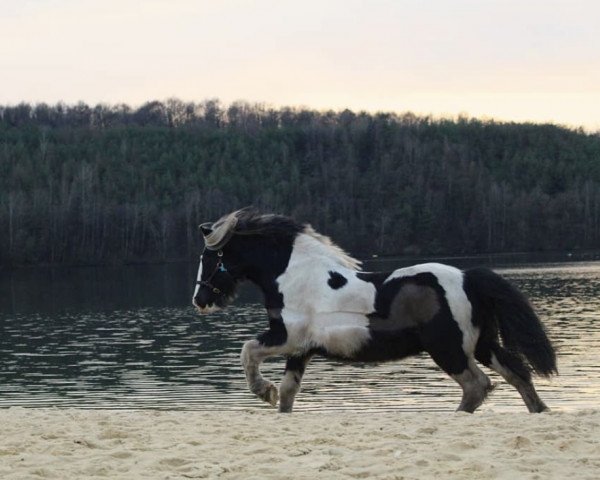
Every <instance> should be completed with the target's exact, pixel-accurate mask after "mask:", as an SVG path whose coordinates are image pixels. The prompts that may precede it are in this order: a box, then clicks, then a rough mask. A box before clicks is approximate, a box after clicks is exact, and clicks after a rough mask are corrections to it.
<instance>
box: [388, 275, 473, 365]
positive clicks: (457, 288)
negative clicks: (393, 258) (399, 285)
mask: <svg viewBox="0 0 600 480" xmlns="http://www.w3.org/2000/svg"><path fill="white" fill-rule="evenodd" d="M419 273H431V274H433V275H435V277H436V278H437V281H438V283H439V284H440V286H441V287H442V288H443V289H444V292H445V293H446V300H447V302H448V306H449V307H450V312H451V313H452V317H453V318H454V320H455V321H456V323H458V327H459V328H460V330H461V332H462V334H463V342H462V348H463V351H464V352H465V354H466V355H467V356H468V357H471V356H473V354H474V352H475V345H476V344H477V339H478V338H479V329H478V328H476V327H475V326H474V325H473V322H472V321H471V313H472V308H471V302H469V299H468V297H467V294H466V293H465V291H464V289H463V276H464V274H463V272H462V271H461V270H459V269H458V268H455V267H451V266H449V265H442V264H441V263H423V264H421V265H414V266H412V267H406V268H400V269H398V270H394V271H393V272H392V274H391V275H390V276H389V277H388V278H387V279H386V280H385V281H386V282H389V281H390V280H393V279H394V278H402V277H408V276H412V275H417V274H419Z"/></svg>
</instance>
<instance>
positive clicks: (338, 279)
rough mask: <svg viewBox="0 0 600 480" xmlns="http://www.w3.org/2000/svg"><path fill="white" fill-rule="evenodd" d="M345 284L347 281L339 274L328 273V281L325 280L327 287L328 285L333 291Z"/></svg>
mask: <svg viewBox="0 0 600 480" xmlns="http://www.w3.org/2000/svg"><path fill="white" fill-rule="evenodd" d="M347 283H348V279H347V278H346V277H344V276H343V275H342V274H341V273H338V272H329V280H327V285H329V286H330V287H331V288H333V289H334V290H338V289H339V288H342V287H343V286H344V285H346V284H347Z"/></svg>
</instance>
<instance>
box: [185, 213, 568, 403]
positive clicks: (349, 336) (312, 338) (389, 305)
mask: <svg viewBox="0 0 600 480" xmlns="http://www.w3.org/2000/svg"><path fill="white" fill-rule="evenodd" d="M200 229H201V231H202V234H203V237H204V244H205V247H204V251H203V253H202V255H201V258H200V266H199V269H198V276H197V282H196V288H195V290H194V294H193V299H192V303H193V305H194V306H195V307H196V309H197V310H198V312H200V313H202V314H205V313H210V312H214V311H216V310H219V309H222V308H224V307H225V306H227V305H228V304H229V303H230V302H231V301H232V299H233V298H234V296H235V292H236V288H237V286H238V285H239V284H240V283H241V282H243V281H246V280H247V281H250V282H252V283H253V284H255V285H256V286H257V287H258V288H259V289H260V290H261V291H262V293H263V296H264V306H265V309H266V315H267V318H268V329H267V330H266V331H264V332H262V333H260V334H259V335H258V336H257V337H256V338H254V339H252V340H248V341H247V342H245V343H244V345H243V348H242V352H241V363H242V365H243V368H244V372H245V376H246V381H247V383H248V387H249V389H250V391H251V392H252V393H253V394H255V395H256V396H258V397H259V398H260V399H262V400H264V401H266V402H268V403H270V404H271V405H272V406H273V407H275V406H277V402H279V411H280V412H291V411H292V408H293V405H294V399H295V397H296V394H297V393H298V391H299V390H300V384H301V380H302V376H303V375H304V372H305V369H306V366H307V364H308V363H309V361H310V359H311V358H312V357H313V356H315V355H321V356H324V357H326V358H330V359H335V360H341V361H344V362H385V361H393V360H400V359H402V358H405V357H408V356H412V355H416V354H419V353H421V352H423V351H424V352H427V353H428V354H429V355H430V356H431V358H432V359H433V361H434V362H435V363H436V364H437V365H438V366H439V367H440V368H441V369H442V370H443V371H444V372H446V373H447V374H448V375H449V376H450V377H451V378H453V379H454V380H455V381H456V382H457V383H458V384H459V385H460V387H461V388H462V399H461V402H460V405H459V406H458V411H463V412H474V411H475V410H476V409H477V408H478V407H479V406H480V405H481V404H482V403H483V402H484V400H485V399H486V397H487V395H488V394H489V392H490V391H491V390H492V389H493V387H492V383H491V382H490V379H489V377H488V376H487V375H486V374H485V373H484V372H483V371H482V370H481V369H480V368H479V366H478V365H477V362H479V363H481V364H482V365H484V366H486V367H488V368H490V369H491V370H493V371H495V372H497V373H498V374H500V376H502V377H503V378H504V379H505V380H506V381H507V382H508V383H509V384H511V385H512V386H513V387H515V388H516V389H517V391H518V392H519V394H520V395H521V397H522V399H523V401H524V402H525V405H526V406H527V408H528V410H529V411H530V412H542V411H545V410H548V407H547V406H546V405H545V403H544V402H543V401H542V400H541V399H540V397H539V396H538V394H537V392H536V390H535V388H534V385H533V382H532V378H531V377H532V372H534V373H536V374H538V375H540V376H544V377H549V376H551V375H553V374H556V373H558V371H557V366H556V354H555V351H554V348H553V346H552V344H551V342H550V340H549V339H548V336H547V334H546V332H545V329H544V326H543V325H542V323H541V322H540V320H539V318H538V317H537V315H536V314H535V312H534V310H533V308H532V306H531V305H530V303H529V302H528V300H527V299H526V297H525V296H524V295H523V293H521V292H520V291H519V290H518V289H517V288H516V287H515V286H513V285H512V284H511V283H509V282H508V281H507V280H506V279H504V278H503V277H501V276H500V275H498V274H497V273H495V272H493V271H492V270H489V269H487V268H482V267H479V268H472V269H468V270H465V271H461V270H459V269H457V268H455V267H452V266H449V265H443V264H439V263H425V264H420V265H414V266H410V267H406V268H400V269H397V270H394V271H392V272H364V271H362V270H361V262H360V261H358V260H356V259H354V258H352V257H351V256H350V255H348V254H347V253H346V252H345V251H344V250H342V249H341V248H340V247H339V246H338V245H336V244H335V243H334V242H333V241H331V239H330V238H328V237H326V236H324V235H321V234H319V233H318V232H316V231H315V230H314V229H313V228H312V227H311V226H310V224H305V223H300V222H297V221H296V220H294V219H292V218H290V217H287V216H283V215H276V214H261V213H260V212H258V211H257V210H255V209H253V208H245V209H241V210H237V211H235V212H232V213H230V214H227V215H225V216H223V217H221V218H220V219H219V220H217V221H216V222H215V223H204V224H202V225H201V226H200ZM273 356H284V357H285V358H286V365H285V373H284V376H283V379H282V381H281V384H280V387H279V390H278V389H277V387H276V386H275V385H274V384H273V383H272V382H270V381H268V380H266V379H264V378H263V376H262V375H261V373H260V364H261V362H263V361H264V360H265V359H266V358H268V357H273ZM476 361H477V362H476Z"/></svg>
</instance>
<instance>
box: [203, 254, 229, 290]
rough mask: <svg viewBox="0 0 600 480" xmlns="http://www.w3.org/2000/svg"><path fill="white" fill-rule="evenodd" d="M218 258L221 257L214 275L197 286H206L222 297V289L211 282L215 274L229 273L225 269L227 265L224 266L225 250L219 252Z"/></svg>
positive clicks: (213, 272)
mask: <svg viewBox="0 0 600 480" xmlns="http://www.w3.org/2000/svg"><path fill="white" fill-rule="evenodd" d="M217 256H218V257H219V261H218V262H217V265H216V266H215V269H214V270H213V271H212V273H211V274H210V275H209V276H208V278H207V279H206V280H202V281H197V282H196V285H200V286H205V287H208V288H210V289H211V290H212V292H213V293H215V294H217V295H221V293H222V292H221V289H220V288H217V287H215V286H214V285H213V284H212V283H210V281H211V280H212V279H213V277H214V276H215V274H216V273H217V272H225V273H227V269H226V268H225V265H223V260H222V258H223V250H219V251H218V252H217Z"/></svg>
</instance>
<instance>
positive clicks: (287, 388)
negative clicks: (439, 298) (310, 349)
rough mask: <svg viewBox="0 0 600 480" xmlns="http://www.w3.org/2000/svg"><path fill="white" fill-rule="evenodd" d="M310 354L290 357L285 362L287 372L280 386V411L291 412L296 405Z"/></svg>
mask: <svg viewBox="0 0 600 480" xmlns="http://www.w3.org/2000/svg"><path fill="white" fill-rule="evenodd" d="M309 360H310V356H302V357H289V358H288V359H287V362H286V364H285V374H284V375H283V380H282V381H281V385H280V386H279V397H280V398H279V411H280V412H282V413H290V412H291V411H292V408H293V406H294V399H295V398H296V394H297V393H298V391H299V390H300V383H301V382H302V375H304V370H305V368H306V364H307V363H308V361H309Z"/></svg>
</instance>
